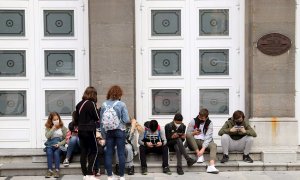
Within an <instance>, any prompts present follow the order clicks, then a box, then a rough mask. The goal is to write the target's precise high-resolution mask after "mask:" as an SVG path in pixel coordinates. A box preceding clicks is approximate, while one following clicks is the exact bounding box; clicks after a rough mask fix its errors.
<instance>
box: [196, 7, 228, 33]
mask: <svg viewBox="0 0 300 180" xmlns="http://www.w3.org/2000/svg"><path fill="white" fill-rule="evenodd" d="M228 12H229V10H228V9H202V10H199V25H200V27H199V29H200V33H199V35H200V36H227V35H229V24H228V23H229V13H228Z"/></svg>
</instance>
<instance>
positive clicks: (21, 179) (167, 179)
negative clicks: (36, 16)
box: [0, 171, 300, 180]
mask: <svg viewBox="0 0 300 180" xmlns="http://www.w3.org/2000/svg"><path fill="white" fill-rule="evenodd" d="M125 178H126V180H300V171H231V172H229V171H228V172H220V173H219V174H209V173H206V172H185V174H184V175H178V174H176V173H173V174H172V175H166V174H163V173H149V174H148V175H141V174H140V173H136V174H135V175H133V176H128V175H125ZM54 179H55V178H48V179H45V177H44V176H15V177H0V180H54ZM106 179H107V176H101V177H100V178H99V180H106ZM57 180H82V176H81V175H64V176H62V177H61V178H59V179H57ZM116 180H117V179H116Z"/></svg>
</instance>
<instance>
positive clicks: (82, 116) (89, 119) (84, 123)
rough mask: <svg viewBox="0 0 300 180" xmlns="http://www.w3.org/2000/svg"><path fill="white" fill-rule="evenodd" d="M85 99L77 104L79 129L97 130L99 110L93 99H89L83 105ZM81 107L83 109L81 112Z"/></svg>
mask: <svg viewBox="0 0 300 180" xmlns="http://www.w3.org/2000/svg"><path fill="white" fill-rule="evenodd" d="M85 101H86V100H82V101H80V102H79V103H78V104H77V105H76V114H77V117H78V131H96V121H99V111H98V110H97V107H96V104H95V103H94V102H93V101H89V100H88V101H87V102H86V103H85V104H84V105H83V103H84V102H85ZM82 105H83V106H82ZM81 106H82V108H81ZM80 108H81V111H80V112H79V110H80Z"/></svg>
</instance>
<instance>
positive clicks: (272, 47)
mask: <svg viewBox="0 0 300 180" xmlns="http://www.w3.org/2000/svg"><path fill="white" fill-rule="evenodd" d="M291 44H292V42H291V40H290V39H289V38H288V37H286V36H284V35H282V34H279V33H271V34H266V35H264V36H263V37H261V38H260V39H259V40H258V41H257V48H258V49H259V50H260V51H261V52H262V53H264V54H267V55H270V56H278V55H280V54H283V53H285V52H287V51H288V50H289V49H290V48H291Z"/></svg>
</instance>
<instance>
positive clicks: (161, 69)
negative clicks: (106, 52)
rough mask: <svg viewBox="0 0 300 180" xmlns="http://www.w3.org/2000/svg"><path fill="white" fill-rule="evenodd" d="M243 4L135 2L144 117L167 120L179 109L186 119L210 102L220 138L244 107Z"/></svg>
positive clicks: (140, 101) (141, 117) (197, 0)
mask: <svg viewBox="0 0 300 180" xmlns="http://www.w3.org/2000/svg"><path fill="white" fill-rule="evenodd" d="M240 2H242V3H241V4H240ZM243 5H244V3H243V1H238V0H235V1H232V0H225V1H217V0H215V1H207V0H191V1H188V0H186V1H184V0H182V1H167V0H161V1H154V0H142V1H140V2H137V3H136V8H137V9H136V20H137V21H136V32H137V33H136V39H137V43H136V44H137V54H136V55H137V64H136V66H137V72H136V73H137V119H138V120H139V121H143V122H145V121H147V120H151V119H157V120H159V123H160V124H161V125H163V126H164V125H165V124H166V123H168V122H170V121H172V119H173V117H174V114H175V113H177V112H180V113H182V114H183V116H184V122H185V124H187V123H188V122H189V121H190V120H191V119H192V118H194V117H196V116H197V114H198V112H199V109H200V108H208V110H209V111H210V118H211V119H212V120H213V122H214V126H215V130H214V136H215V139H216V141H217V143H218V144H219V137H217V132H218V130H219V129H220V127H221V126H222V125H223V123H224V122H225V121H226V120H227V118H228V117H230V116H231V114H232V113H233V112H234V111H235V110H237V109H241V110H244V109H243V107H244V92H243V91H241V89H242V90H243V89H244V87H243V86H244V85H243V84H244V83H243V81H244V79H243V77H244V75H243V74H242V73H244V67H243V59H244V57H243V53H240V51H241V43H240V41H239V40H238V39H239V38H241V37H240V36H241V35H243V34H242V33H240V31H241V30H242V29H241V27H243V26H242V25H241V24H243V22H244V20H243V17H244V15H243V11H241V10H240V7H241V6H243ZM242 9H243V8H242ZM240 17H241V18H240ZM241 19H242V21H241ZM242 47H243V46H242ZM242 50H243V49H242ZM139 104H141V106H139Z"/></svg>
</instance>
